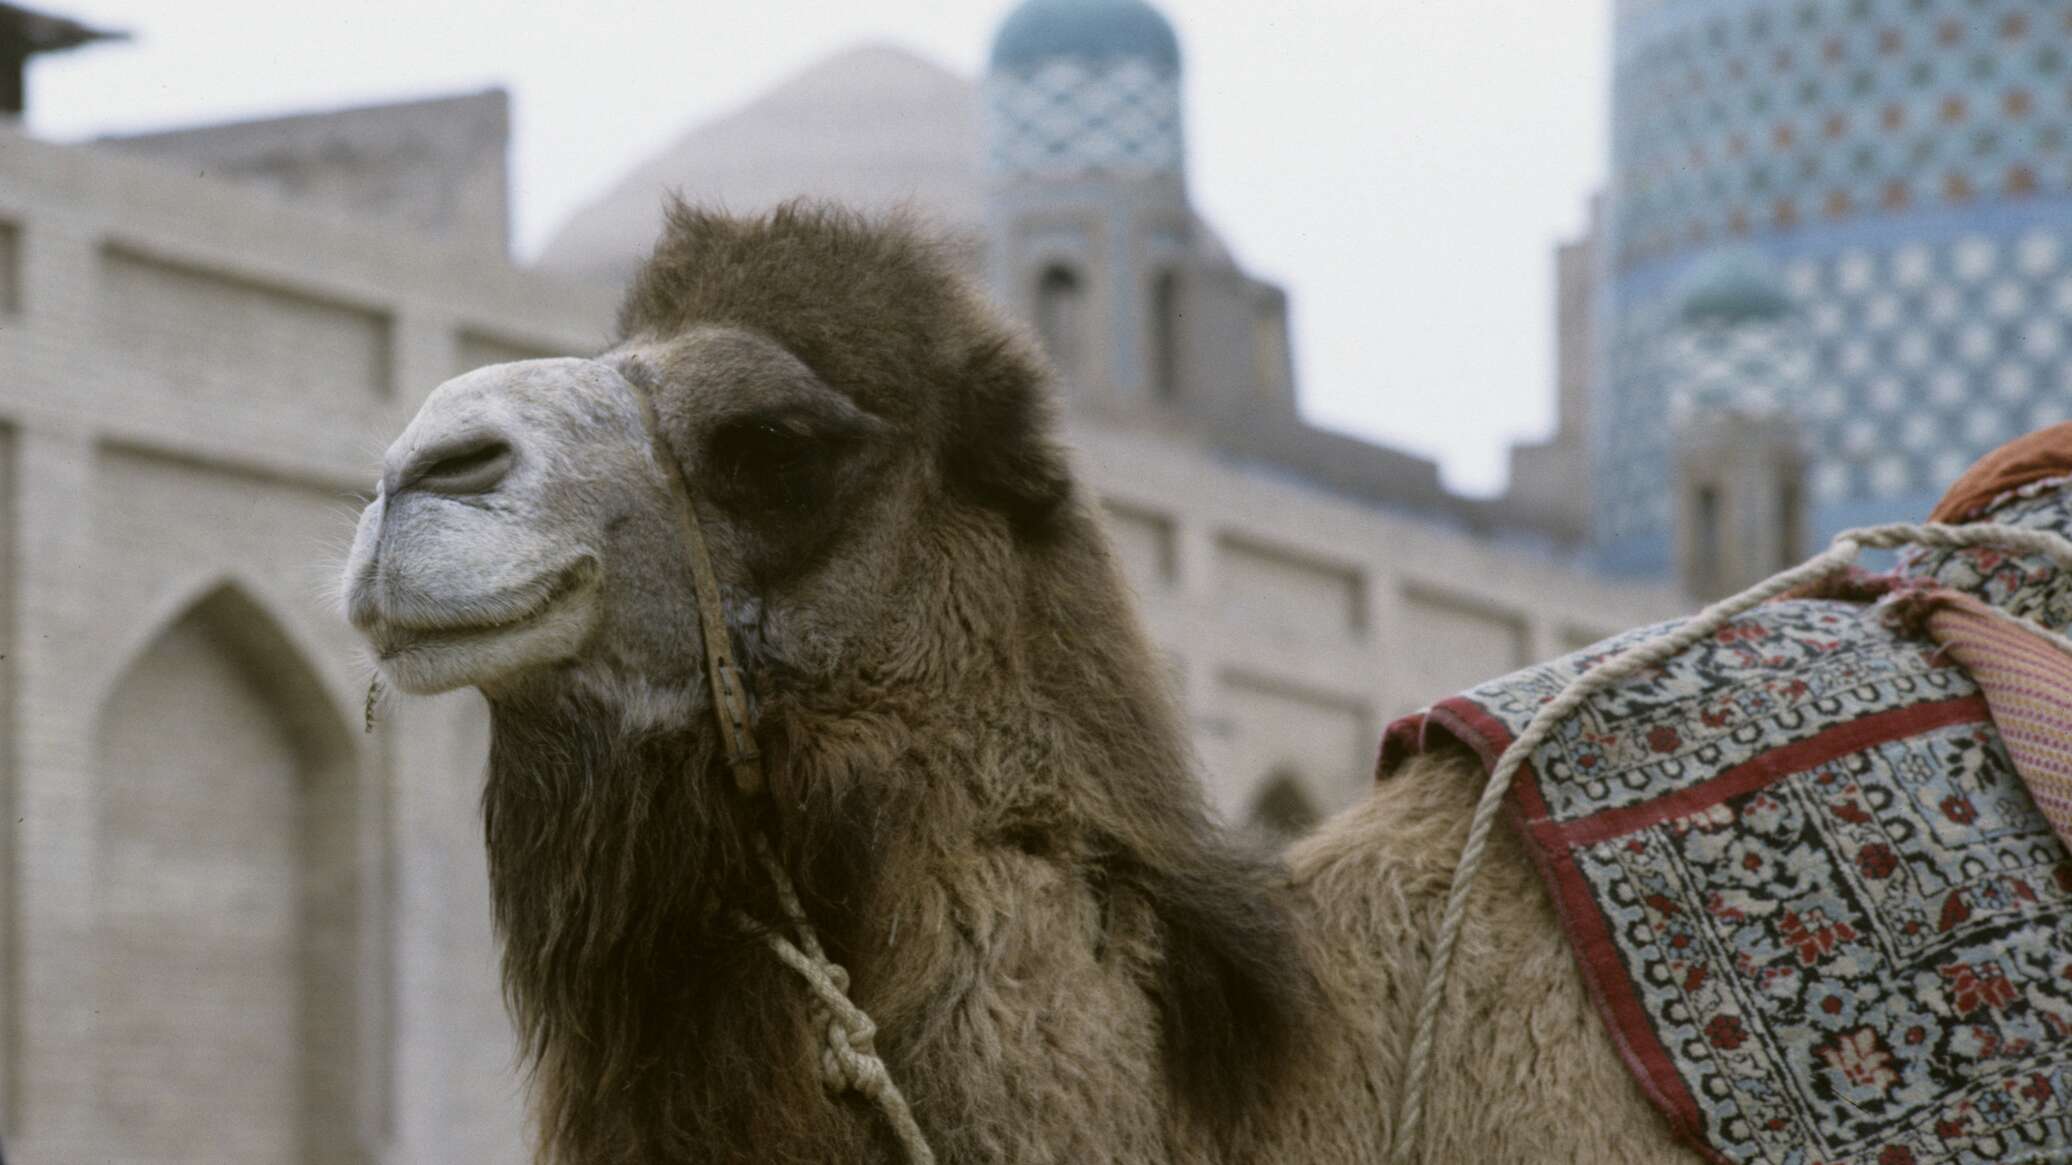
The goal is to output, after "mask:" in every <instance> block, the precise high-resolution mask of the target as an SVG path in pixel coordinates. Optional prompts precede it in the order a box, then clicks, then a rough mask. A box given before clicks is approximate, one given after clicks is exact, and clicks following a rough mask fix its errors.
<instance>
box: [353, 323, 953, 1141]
mask: <svg viewBox="0 0 2072 1165" xmlns="http://www.w3.org/2000/svg"><path fill="white" fill-rule="evenodd" d="M619 371H620V373H621V377H622V379H624V380H625V382H626V384H627V386H628V387H629V388H631V389H632V390H633V399H634V402H635V403H636V404H637V405H638V406H639V408H640V423H641V425H642V427H643V428H645V429H646V430H647V436H648V443H649V445H650V448H651V452H652V455H653V457H654V459H655V463H656V465H657V466H658V467H659V468H660V469H661V470H662V476H663V479H664V481H665V482H666V484H667V486H668V489H669V493H670V495H671V497H672V498H674V500H675V503H676V512H677V516H678V517H679V518H680V519H681V525H682V530H683V539H684V548H685V550H686V551H687V552H688V553H689V554H690V558H691V584H692V587H693V589H694V591H695V593H696V595H697V602H698V623H699V629H700V630H701V631H702V632H703V638H704V640H705V674H706V676H707V678H708V680H709V682H710V685H711V690H712V712H713V717H714V719H715V720H716V721H717V723H718V726H719V735H720V742H721V744H722V745H723V746H724V747H725V749H726V754H727V768H728V769H729V770H730V771H731V772H732V773H733V776H734V791H735V792H736V793H737V794H738V795H740V796H742V797H755V796H759V795H761V794H762V793H764V792H765V790H766V789H767V787H768V786H767V782H766V781H765V779H764V775H763V767H762V753H761V752H760V751H759V750H758V749H757V747H756V742H755V708H754V704H753V703H752V702H751V700H750V698H749V693H748V681H747V679H746V678H745V676H744V675H743V674H742V671H741V667H740V665H739V664H737V663H736V662H735V660H734V651H733V642H732V636H731V635H730V634H729V633H728V630H727V624H726V618H725V608H724V607H723V606H722V604H721V600H720V591H719V576H718V573H717V572H716V571H714V570H713V568H712V551H711V549H710V548H709V547H707V545H706V543H705V531H704V529H703V528H702V527H700V526H699V524H698V508H697V506H696V505H695V504H694V503H693V502H692V500H691V488H690V483H689V482H687V481H685V480H684V476H683V466H682V465H681V464H679V463H678V462H677V460H676V458H674V457H672V456H670V454H669V449H668V447H667V446H666V445H665V444H664V443H663V441H662V426H661V423H660V421H659V420H658V419H657V417H656V415H655V403H654V400H653V396H652V393H651V391H650V385H651V384H652V380H651V377H650V374H649V373H648V372H647V370H646V369H645V367H643V366H641V365H640V364H639V363H637V362H633V363H628V364H626V365H625V366H623V367H621V368H620V369H619ZM367 698H368V707H369V716H370V718H371V715H372V707H373V701H374V699H375V696H374V693H373V692H372V691H371V690H370V691H369V692H368V697H367ZM750 841H751V842H752V843H753V845H754V847H755V856H756V860H757V861H759V862H761V863H762V867H763V872H764V873H765V874H767V875H769V878H770V882H771V884H772V885H773V886H774V887H775V888H776V891H777V902H778V905H779V906H780V907H781V908H782V909H783V911H784V919H785V921H786V922H787V923H789V924H790V926H791V930H792V934H793V936H795V938H796V940H797V941H793V939H791V938H786V937H785V936H784V935H783V934H781V933H779V932H777V931H774V930H768V929H765V928H763V927H761V926H758V925H757V924H756V922H755V921H754V920H753V919H751V918H748V917H747V916H745V915H736V921H737V922H738V923H740V925H742V926H743V927H745V928H746V929H748V930H751V931H755V932H757V933H760V934H761V935H762V936H763V940H764V941H765V942H767V943H768V944H769V946H770V950H771V951H772V952H774V953H775V954H776V956H777V958H778V959H779V960H781V961H782V962H783V963H784V965H785V966H787V967H790V968H791V969H792V970H794V971H796V972H798V975H799V977H800V978H801V979H804V980H805V981H806V986H807V987H808V988H810V989H811V990H812V993H813V998H812V1001H811V1004H810V1006H811V1007H812V1008H813V1013H814V1018H815V1019H816V1021H818V1022H819V1024H820V1027H821V1032H822V1035H823V1038H824V1039H825V1041H826V1046H825V1047H823V1048H822V1049H821V1056H820V1076H821V1079H822V1080H823V1081H824V1082H825V1083H826V1084H827V1086H828V1088H829V1089H831V1090H832V1091H834V1092H837V1093H840V1092H848V1091H854V1092H858V1093H861V1094H862V1095H863V1096H864V1097H865V1098H866V1099H868V1100H870V1101H871V1102H873V1103H875V1104H876V1105H877V1106H878V1108H879V1110H880V1111H882V1112H883V1113H884V1115H885V1120H886V1122H887V1123H888V1124H890V1125H891V1126H892V1133H893V1135H894V1136H895V1137H897V1138H898V1140H899V1144H900V1147H901V1148H902V1149H904V1150H905V1151H906V1157H907V1160H908V1161H909V1162H912V1165H935V1153H934V1151H933V1150H931V1149H930V1148H929V1147H928V1139H927V1138H926V1137H924V1136H923V1135H922V1134H921V1126H920V1125H919V1124H917V1123H916V1122H915V1120H914V1113H913V1110H912V1109H911V1108H909V1107H908V1106H907V1102H906V1097H905V1096H903V1095H901V1094H900V1091H899V1086H898V1085H897V1084H895V1083H893V1081H892V1075H891V1073H889V1072H887V1071H886V1070H885V1061H884V1060H882V1059H880V1058H879V1056H878V1053H877V1048H876V1045H875V1043H874V1041H875V1038H876V1036H877V1033H878V1025H877V1024H875V1023H873V1022H871V1017H870V1016H869V1015H867V1014H865V1013H864V1010H863V1009H862V1008H860V1007H858V1006H856V1004H855V1002H854V1001H853V1000H851V999H850V998H849V972H848V970H847V969H846V968H844V967H843V966H842V965H841V964H840V963H837V962H835V961H834V960H832V959H830V958H828V957H827V953H826V952H825V951H823V950H822V949H821V946H820V936H819V935H817V934H815V933H814V931H813V924H812V923H811V922H809V921H808V920H807V919H806V910H805V907H803V906H801V905H800V904H799V895H798V891H797V890H796V889H795V888H793V886H792V883H791V877H790V875H788V874H786V873H785V872H784V867H783V866H782V865H780V864H779V863H778V861H777V858H776V856H775V855H773V854H772V853H771V852H770V843H769V841H768V839H766V838H765V837H764V836H763V835H762V833H761V831H759V830H758V831H754V832H752V833H751V834H750Z"/></svg>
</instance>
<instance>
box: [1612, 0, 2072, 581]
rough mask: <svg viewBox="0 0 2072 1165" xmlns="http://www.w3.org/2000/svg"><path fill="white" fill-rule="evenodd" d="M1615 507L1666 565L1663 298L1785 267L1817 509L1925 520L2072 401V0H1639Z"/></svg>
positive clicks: (1618, 540)
mask: <svg viewBox="0 0 2072 1165" xmlns="http://www.w3.org/2000/svg"><path fill="white" fill-rule="evenodd" d="M1615 12H1616V19H1617V25H1616V34H1615V36H1616V44H1615V50H1614V58H1615V77H1614V87H1613V88H1614V95H1613V124H1612V138H1613V160H1612V170H1613V176H1612V187H1611V198H1610V206H1609V214H1608V226H1607V238H1606V240H1605V254H1606V258H1605V262H1606V266H1607V270H1606V271H1605V273H1604V274H1605V281H1604V286H1605V289H1606V290H1605V294H1604V296H1603V299H1602V300H1601V301H1600V305H1599V308H1600V316H1599V321H1600V330H1599V335H1600V337H1601V340H1600V342H1601V343H1602V345H1603V352H1602V355H1603V360H1602V362H1601V364H1600V367H1601V369H1602V371H1601V374H1600V376H1601V379H1600V381H1599V383H1598V385H1597V394H1596V397H1597V401H1598V402H1599V404H1598V407H1597V410H1596V412H1597V418H1598V428H1597V434H1596V442H1597V444H1596V453H1597V457H1596V462H1595V465H1596V470H1595V472H1596V475H1597V476H1596V491H1595V505H1596V515H1595V517H1596V528H1597V539H1598V543H1599V546H1600V550H1601V551H1602V552H1603V557H1604V559H1605V561H1606V564H1607V565H1610V566H1613V567H1625V568H1629V569H1639V570H1662V569H1666V566H1667V564H1668V561H1669V549H1668V548H1669V546H1670V544H1671V538H1670V533H1671V532H1670V529H1669V521H1670V513H1669V504H1668V499H1667V497H1666V496H1665V491H1664V488H1663V487H1664V483H1665V482H1667V481H1668V480H1670V461H1669V458H1670V452H1669V449H1668V437H1667V433H1666V432H1665V428H1666V426H1665V425H1664V423H1663V422H1664V420H1665V419H1666V416H1667V413H1668V410H1669V406H1670V405H1671V403H1672V401H1673V396H1672V395H1671V388H1672V386H1670V385H1668V384H1665V382H1664V375H1663V374H1664V365H1663V360H1664V357H1663V355H1662V353H1663V352H1664V350H1665V345H1669V344H1672V343H1673V342H1674V340H1673V337H1672V335H1671V333H1672V332H1674V331H1675V330H1676V329H1677V328H1678V327H1679V326H1680V321H1679V320H1678V319H1677V318H1676V317H1675V316H1674V314H1673V312H1671V311H1669V310H1667V309H1666V307H1665V305H1664V303H1663V299H1664V297H1665V295H1667V294H1668V293H1669V292H1670V290H1671V289H1673V288H1674V287H1675V286H1676V284H1677V281H1678V279H1679V277H1680V276H1681V275H1682V273H1684V272H1685V271H1687V270H1688V269H1689V268H1690V266H1691V264H1692V263H1694V262H1696V261H1699V260H1700V259H1701V258H1702V257H1703V256H1704V255H1706V254H1708V253H1711V252H1715V251H1716V250H1717V249H1719V248H1721V247H1723V246H1731V247H1739V248H1750V249H1753V250H1754V251H1756V252H1759V253H1760V254H1762V255H1763V256H1764V257H1766V258H1767V259H1768V260H1769V261H1771V262H1772V263H1773V264H1775V266H1776V268H1777V269H1778V270H1779V271H1780V272H1781V273H1782V276H1783V281H1784V286H1785V289H1786V291H1787V293H1788V295H1789V297H1790V299H1791V301H1792V304H1793V309H1792V314H1793V318H1794V319H1795V321H1796V325H1797V326H1798V327H1799V328H1801V329H1802V332H1803V335H1804V338H1805V343H1806V345H1807V347H1806V352H1807V358H1808V366H1807V368H1806V370H1805V372H1806V375H1805V377H1804V381H1803V387H1802V389H1801V390H1800V393H1801V397H1800V399H1799V400H1798V401H1797V403H1796V405H1795V407H1794V411H1795V412H1796V413H1798V415H1799V416H1800V417H1801V419H1802V420H1803V422H1804V425H1805V431H1806V434H1807V449H1808V452H1809V454H1810V455H1811V462H1810V466H1811V468H1810V473H1811V481H1810V483H1809V485H1810V488H1811V498H1812V504H1813V507H1814V514H1813V517H1814V523H1813V524H1814V527H1815V530H1816V532H1817V533H1818V534H1819V535H1820V536H1822V537H1825V536H1826V535H1829V534H1831V533H1833V532H1834V531H1835V530H1836V529H1839V528H1841V527H1843V526H1846V525H1852V524H1856V523H1859V522H1864V521H1875V520H1887V519H1898V518H1905V517H1919V516H1920V512H1921V511H1922V510H1923V509H1925V508H1926V506H1927V505H1929V504H1932V503H1933V501H1934V499H1935V498H1936V496H1938V495H1939V493H1940V492H1941V490H1942V489H1943V488H1944V487H1945V486H1947V485H1948V483H1949V482H1950V481H1951V480H1952V479H1953V478H1954V477H1955V476H1956V475H1957V474H1958V473H1960V472H1961V471H1962V470H1963V468H1964V467H1965V466H1966V465H1968V464H1969V463H1970V462H1971V461H1972V460H1973V459H1974V458H1976V457H1977V456H1978V455H1979V454H1981V453H1984V452H1986V451H1988V450H1990V449H1991V448H1993V447H1994V446H1996V445H1998V444H2000V443H2001V442H2003V441H2005V440H2007V439H2008V438H2010V437H2013V436H2015V435H2017V434H2019V433H2022V432H2026V431H2028V430H2030V429H2033V428H2036V427H2038V426H2040V425H2045V424H2050V423H2054V422H2056V421H2059V420H2064V419H2068V418H2072V331H2068V328H2067V325H2068V322H2072V64H2068V61H2072V0H1618V2H1617V4H1616V6H1615Z"/></svg>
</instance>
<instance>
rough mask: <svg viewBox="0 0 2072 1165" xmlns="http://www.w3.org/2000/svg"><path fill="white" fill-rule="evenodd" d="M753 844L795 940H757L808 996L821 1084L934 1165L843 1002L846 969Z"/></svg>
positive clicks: (858, 1017)
mask: <svg viewBox="0 0 2072 1165" xmlns="http://www.w3.org/2000/svg"><path fill="white" fill-rule="evenodd" d="M754 840H755V856H756V858H757V860H759V861H760V862H761V863H762V866H763V870H764V872H765V873H767V874H768V875H769V877H770V881H771V883H772V884H773V885H774V886H775V887H776V889H777V902H778V905H779V906H780V907H781V908H782V909H783V911H784V917H785V921H787V922H788V923H790V924H791V929H792V933H793V934H794V935H796V936H797V939H798V941H797V942H796V943H794V942H793V941H792V940H791V939H788V938H786V937H785V936H784V935H782V934H779V933H778V932H776V931H773V930H765V931H762V934H763V939H764V941H765V942H767V943H768V944H769V945H770V950H771V951H773V952H774V953H775V954H776V955H777V957H778V958H779V959H780V960H782V961H783V963H784V965H785V966H787V967H790V968H791V969H792V970H794V971H796V972H798V975H799V978H801V979H804V980H805V981H806V985H807V986H808V987H810V988H811V989H812V991H813V1010H814V1014H815V1018H816V1019H817V1020H819V1022H820V1024H821V1028H822V1032H823V1035H824V1038H825V1041H826V1043H825V1046H824V1047H823V1048H822V1049H821V1054H820V1076H821V1079H822V1080H824V1081H825V1082H826V1083H827V1086H828V1088H829V1089H831V1090H833V1091H835V1092H846V1091H854V1092H858V1093H861V1094H862V1095H863V1096H864V1097H865V1098H866V1099H868V1100H870V1101H871V1102H873V1103H874V1104H876V1105H877V1106H878V1109H879V1110H880V1111H881V1112H883V1113H884V1115H885V1121H886V1123H887V1124H889V1125H891V1126H892V1133H893V1135H894V1136H895V1137H897V1138H898V1139H899V1144H900V1147H901V1148H902V1149H904V1150H905V1151H906V1155H907V1160H908V1161H911V1162H913V1163H914V1165H934V1162H935V1152H934V1150H932V1149H930V1148H929V1147H928V1139H927V1138H926V1137H925V1136H923V1135H922V1133H921V1126H920V1125H919V1124H918V1123H916V1122H915V1120H914V1113H913V1110H912V1109H910V1108H908V1107H907V1102H906V1097H904V1096H902V1095H901V1094H900V1091H899V1087H898V1086H897V1085H896V1084H894V1083H893V1082H892V1076H891V1074H890V1073H889V1072H887V1071H886V1070H885V1061H884V1060H882V1059H880V1058H879V1057H878V1052H877V1048H876V1045H875V1042H874V1041H875V1038H876V1036H877V1034H878V1025H877V1024H875V1023H873V1022H871V1017H870V1016H869V1015H867V1014H865V1012H864V1010H863V1009H862V1008H860V1007H858V1006H856V1004H855V1002H854V1001H853V1000H851V999H850V998H849V972H848V970H847V969H846V968H844V967H843V966H842V965H841V964H840V963H837V962H835V961H834V960H832V959H830V958H828V957H827V953H826V952H825V951H823V950H822V949H821V947H820V936H819V935H818V934H816V933H815V932H814V930H813V925H812V924H811V923H810V922H808V921H806V911H805V908H804V907H803V906H801V905H800V904H799V895H798V891H797V890H796V889H794V888H793V886H792V884H791V877H790V875H788V874H786V873H785V872H784V867H783V866H782V865H779V864H778V862H777V859H776V857H775V856H774V855H773V854H771V853H770V845H769V842H767V841H765V840H764V838H763V835H762V834H761V833H757V834H755V835H754ZM741 921H742V923H743V924H744V925H746V926H748V927H749V928H750V929H757V930H760V929H761V928H759V927H756V926H755V924H754V923H753V921H751V920H749V919H747V918H746V917H743V918H742V919H741Z"/></svg>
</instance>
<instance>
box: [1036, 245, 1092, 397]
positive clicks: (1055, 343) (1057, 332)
mask: <svg viewBox="0 0 2072 1165" xmlns="http://www.w3.org/2000/svg"><path fill="white" fill-rule="evenodd" d="M1086 300H1087V288H1086V280H1085V279H1084V278H1082V277H1081V276H1080V274H1079V272H1078V270H1077V269H1076V268H1074V267H1073V266H1071V265H1070V264H1068V263H1062V262H1057V263H1050V264H1048V265H1046V266H1045V267H1044V268H1043V270H1042V271H1041V272H1040V273H1039V274H1038V275H1037V276H1036V334H1037V335H1039V336H1041V337H1042V338H1043V346H1044V349H1045V350H1046V351H1048V352H1049V353H1050V359H1051V363H1053V364H1055V365H1057V369H1058V372H1059V374H1060V375H1062V376H1063V377H1064V378H1065V379H1066V380H1067V381H1073V380H1077V379H1078V378H1079V377H1081V376H1082V375H1084V374H1085V372H1086V369H1085V367H1084V361H1085V359H1086V351H1087V343H1088V336H1087V328H1088V322H1089V321H1088V319H1087V302H1086Z"/></svg>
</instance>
